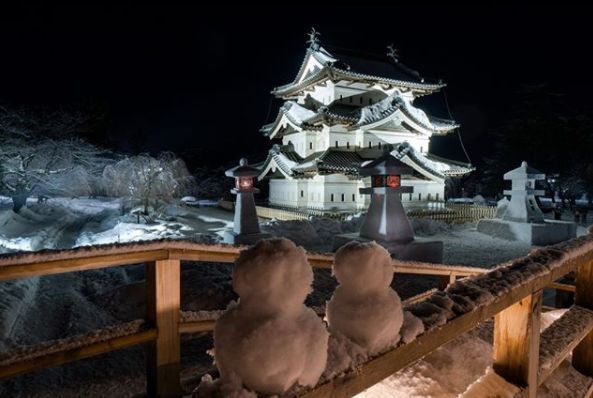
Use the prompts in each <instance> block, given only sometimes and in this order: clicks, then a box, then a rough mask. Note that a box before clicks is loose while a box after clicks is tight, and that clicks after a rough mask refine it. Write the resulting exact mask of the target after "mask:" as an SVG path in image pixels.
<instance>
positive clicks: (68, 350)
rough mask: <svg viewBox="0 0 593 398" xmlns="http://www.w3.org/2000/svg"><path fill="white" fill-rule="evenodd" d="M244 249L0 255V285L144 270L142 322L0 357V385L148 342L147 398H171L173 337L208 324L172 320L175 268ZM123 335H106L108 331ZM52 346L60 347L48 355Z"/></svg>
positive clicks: (154, 245) (417, 270) (176, 359)
mask: <svg viewBox="0 0 593 398" xmlns="http://www.w3.org/2000/svg"><path fill="white" fill-rule="evenodd" d="M243 249H244V247H240V246H231V245H209V244H202V243H195V242H191V241H181V240H161V241H149V242H137V243H129V244H112V245H100V246H91V247H80V248H76V249H70V250H62V251H54V250H44V251H39V252H34V253H17V254H4V255H0V281H6V280H11V279H17V278H27V277H35V276H44V275H53V274H60V273H68V272H75V271H86V270H93V269H101V268H108V267H117V266H125V265H131V264H140V263H144V264H146V307H147V310H146V317H145V319H144V320H137V321H135V322H131V323H130V324H132V323H133V324H134V325H128V324H122V325H118V326H120V327H119V328H105V329H103V330H101V331H99V332H93V333H90V334H86V335H80V336H74V337H71V338H68V339H62V340H59V341H54V342H48V343H41V344H39V345H35V346H31V347H22V348H18V349H16V350H15V352H11V353H0V379H4V378H8V377H13V376H16V375H19V374H23V373H27V372H31V371H34V370H39V369H44V368H48V367H51V366H57V365H62V364H65V363H68V362H72V361H77V360H80V359H84V358H89V357H93V356H96V355H100V354H104V353H107V352H111V351H115V350H120V349H123V348H127V347H130V346H133V345H138V344H144V343H149V347H148V351H149V355H148V356H149V361H148V367H147V378H148V392H149V395H151V396H177V395H179V388H180V387H179V363H180V336H179V335H180V334H182V333H195V332H201V331H210V330H213V328H214V324H215V320H214V319H208V320H198V321H192V320H191V318H189V320H188V319H183V318H181V317H180V309H181V308H180V263H181V261H195V262H213V263H232V262H234V261H235V260H236V258H237V257H238V255H239V253H240V252H241V250H243ZM307 256H308V259H309V262H310V263H311V265H312V266H313V267H318V268H331V266H332V263H333V255H332V254H323V253H308V254H307ZM394 271H395V272H396V273H402V274H420V275H437V276H439V277H440V278H441V279H442V281H443V282H442V283H445V284H446V283H448V282H449V281H450V280H452V279H455V278H456V277H465V276H468V275H473V274H477V273H480V272H483V271H484V270H483V269H481V268H472V267H464V266H447V265H435V264H427V263H409V264H404V263H401V262H394ZM122 327H123V329H124V330H125V332H124V333H123V334H122V333H121V331H120V332H112V331H111V329H117V330H120V329H122ZM52 346H60V347H63V348H61V349H53V348H52Z"/></svg>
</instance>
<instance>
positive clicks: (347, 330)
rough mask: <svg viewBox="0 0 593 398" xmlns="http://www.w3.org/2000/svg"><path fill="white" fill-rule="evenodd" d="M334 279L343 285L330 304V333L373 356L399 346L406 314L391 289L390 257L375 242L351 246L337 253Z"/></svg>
mask: <svg viewBox="0 0 593 398" xmlns="http://www.w3.org/2000/svg"><path fill="white" fill-rule="evenodd" d="M334 275H335V276H336V278H337V279H338V282H339V283H340V284H339V286H338V287H337V288H336V290H335V291H334V294H333V296H332V298H331V300H330V301H329V302H328V304H327V320H328V324H329V330H330V332H331V333H340V334H342V335H344V336H346V337H347V338H348V339H350V340H351V341H353V342H354V343H356V344H358V345H359V346H361V347H362V348H363V349H365V350H366V351H367V353H368V354H370V355H375V354H378V353H380V352H382V351H384V350H386V349H388V348H389V347H391V346H393V345H395V344H396V343H397V342H398V341H399V339H400V333H399V332H400V329H401V326H402V323H403V310H402V305H401V300H400V298H399V296H398V295H397V293H396V292H395V291H394V290H393V289H392V288H391V287H390V285H391V281H392V280H393V267H392V264H391V257H390V255H389V253H388V252H387V251H386V250H385V249H384V248H383V247H381V246H379V245H378V244H376V243H374V242H371V243H358V242H351V243H349V244H347V245H345V246H344V247H342V248H341V249H340V250H339V251H338V252H337V253H336V257H335V262H334Z"/></svg>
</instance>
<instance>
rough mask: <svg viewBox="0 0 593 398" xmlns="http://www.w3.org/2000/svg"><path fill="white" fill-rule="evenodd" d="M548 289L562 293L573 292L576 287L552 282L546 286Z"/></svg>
mask: <svg viewBox="0 0 593 398" xmlns="http://www.w3.org/2000/svg"><path fill="white" fill-rule="evenodd" d="M548 287H549V288H550V289H556V290H562V291H563V292H574V291H576V287H575V286H573V285H568V284H566V283H558V282H552V283H550V284H549V285H548Z"/></svg>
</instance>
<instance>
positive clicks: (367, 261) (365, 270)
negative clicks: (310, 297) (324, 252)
mask: <svg viewBox="0 0 593 398" xmlns="http://www.w3.org/2000/svg"><path fill="white" fill-rule="evenodd" d="M333 272H334V275H335V277H336V279H337V280H338V282H340V287H341V288H342V289H344V290H348V291H351V292H352V293H355V294H367V293H373V292H380V291H383V290H385V289H387V288H388V287H389V285H390V284H391V281H392V280H393V265H392V264H391V256H390V255H389V252H388V251H387V250H385V248H384V247H382V246H380V245H378V244H377V243H375V242H368V243H360V242H355V241H352V242H349V243H347V244H346V245H344V246H342V247H341V248H340V250H338V251H337V253H336V256H335V259H334V265H333Z"/></svg>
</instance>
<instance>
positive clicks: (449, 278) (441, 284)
mask: <svg viewBox="0 0 593 398" xmlns="http://www.w3.org/2000/svg"><path fill="white" fill-rule="evenodd" d="M456 279H457V278H456V277H455V274H454V273H453V272H451V273H450V274H449V275H440V276H439V277H438V282H437V284H438V286H437V287H438V289H439V290H445V289H446V288H447V286H449V285H450V284H451V283H455V280H456Z"/></svg>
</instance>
